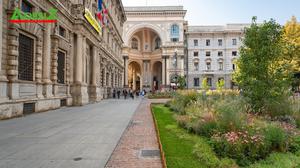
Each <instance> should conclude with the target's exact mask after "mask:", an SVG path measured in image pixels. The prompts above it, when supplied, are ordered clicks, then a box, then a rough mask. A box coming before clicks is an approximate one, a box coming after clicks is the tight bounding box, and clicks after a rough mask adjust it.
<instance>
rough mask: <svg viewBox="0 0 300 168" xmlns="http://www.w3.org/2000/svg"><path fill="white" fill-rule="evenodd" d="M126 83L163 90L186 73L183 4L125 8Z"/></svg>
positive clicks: (137, 86) (142, 87)
mask: <svg viewBox="0 0 300 168" xmlns="http://www.w3.org/2000/svg"><path fill="white" fill-rule="evenodd" d="M125 13H126V17H127V21H126V22H125V24H124V32H123V40H124V48H123V59H124V67H125V74H124V79H125V80H124V81H123V82H124V86H125V87H129V88H131V89H133V90H141V89H145V90H161V89H164V88H169V87H170V86H171V85H174V84H176V79H177V76H179V75H181V76H183V75H184V71H185V66H184V62H185V55H184V25H185V21H184V17H185V14H186V11H185V10H184V9H183V7H182V6H160V7H158V6H155V7H151V6H150V7H149V6H148V7H125Z"/></svg>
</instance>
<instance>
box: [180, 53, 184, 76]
mask: <svg viewBox="0 0 300 168" xmlns="http://www.w3.org/2000/svg"><path fill="white" fill-rule="evenodd" d="M180 58H181V64H180V66H181V68H180V69H181V72H180V75H181V76H184V55H181V56H180Z"/></svg>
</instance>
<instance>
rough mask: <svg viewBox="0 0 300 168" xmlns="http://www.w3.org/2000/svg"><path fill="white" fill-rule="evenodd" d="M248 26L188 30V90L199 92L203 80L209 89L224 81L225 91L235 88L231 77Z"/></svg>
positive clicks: (235, 25) (200, 27)
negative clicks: (205, 80) (197, 90)
mask: <svg viewBox="0 0 300 168" xmlns="http://www.w3.org/2000/svg"><path fill="white" fill-rule="evenodd" d="M247 26H249V24H228V25H225V26H188V29H187V31H186V41H187V56H188V59H187V60H188V62H187V65H188V71H187V81H188V82H187V83H188V88H190V89H200V88H201V87H202V86H201V85H202V81H203V79H204V78H206V79H207V84H208V86H210V88H211V89H215V88H216V86H217V82H219V81H220V80H224V81H225V88H234V87H235V85H234V83H233V82H232V73H233V71H234V70H235V69H236V60H237V59H238V58H239V47H240V46H241V45H242V41H241V40H242V37H243V33H244V29H245V27H247Z"/></svg>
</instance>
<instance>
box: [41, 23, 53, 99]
mask: <svg viewBox="0 0 300 168" xmlns="http://www.w3.org/2000/svg"><path fill="white" fill-rule="evenodd" d="M43 50H44V54H43V61H42V62H43V69H42V72H43V77H42V82H43V83H44V85H43V94H44V97H46V98H48V97H51V96H52V85H51V80H50V67H51V66H50V65H51V25H50V24H46V27H45V32H44V45H43Z"/></svg>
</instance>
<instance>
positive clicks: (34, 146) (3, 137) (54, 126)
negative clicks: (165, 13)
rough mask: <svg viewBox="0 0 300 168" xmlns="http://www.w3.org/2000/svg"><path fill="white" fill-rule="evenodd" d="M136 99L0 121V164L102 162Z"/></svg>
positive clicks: (56, 167) (37, 167)
mask: <svg viewBox="0 0 300 168" xmlns="http://www.w3.org/2000/svg"><path fill="white" fill-rule="evenodd" d="M139 104H140V100H104V101H102V102H100V103H97V104H91V105H86V106H82V107H70V108H62V109H59V110H54V111H49V112H45V113H38V114H32V115H29V116H25V117H21V118H15V119H11V120H5V121H0V168H103V167H105V164H106V163H107V161H108V160H109V158H110V156H111V154H112V152H113V151H114V149H115V147H116V145H117V144H118V141H119V139H120V138H121V136H122V134H123V132H124V131H125V129H126V127H127V125H128V123H129V122H130V120H131V118H132V116H133V114H134V112H135V111H136V108H137V107H138V105H139Z"/></svg>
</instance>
